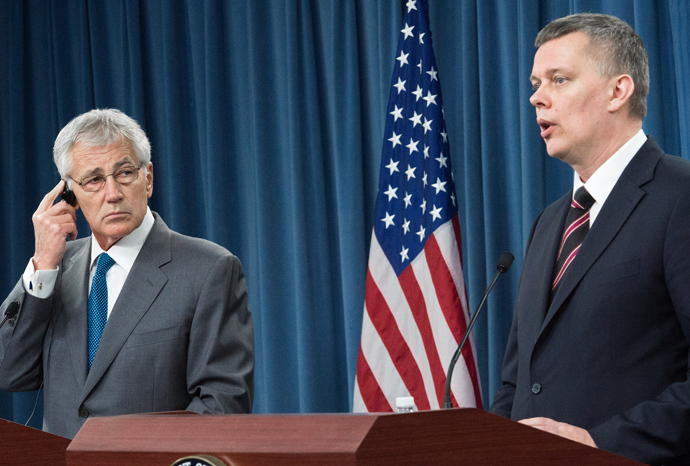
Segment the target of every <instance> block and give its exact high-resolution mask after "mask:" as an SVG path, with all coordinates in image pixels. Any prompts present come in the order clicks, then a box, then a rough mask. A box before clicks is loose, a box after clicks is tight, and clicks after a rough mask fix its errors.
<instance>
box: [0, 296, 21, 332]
mask: <svg viewBox="0 0 690 466" xmlns="http://www.w3.org/2000/svg"><path fill="white" fill-rule="evenodd" d="M18 313H19V301H12V302H11V303H10V304H9V305H8V306H7V309H5V318H4V319H2V322H0V328H2V326H3V325H5V322H7V321H8V320H9V321H10V326H11V325H13V324H14V319H15V318H16V317H17V314H18Z"/></svg>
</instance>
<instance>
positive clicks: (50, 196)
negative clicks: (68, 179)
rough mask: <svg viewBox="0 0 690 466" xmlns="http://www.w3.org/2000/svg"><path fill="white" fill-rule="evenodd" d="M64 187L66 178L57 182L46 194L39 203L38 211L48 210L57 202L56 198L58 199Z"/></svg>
mask: <svg viewBox="0 0 690 466" xmlns="http://www.w3.org/2000/svg"><path fill="white" fill-rule="evenodd" d="M64 189H65V180H60V182H59V183H58V184H56V185H55V187H54V188H53V189H51V190H50V191H49V192H48V193H47V194H46V195H45V196H43V200H42V201H41V203H40V204H39V205H38V209H37V211H39V212H45V211H46V210H48V209H49V208H50V207H51V206H52V205H53V204H54V203H55V199H57V197H58V196H59V195H60V193H61V192H62V191H63V190H64Z"/></svg>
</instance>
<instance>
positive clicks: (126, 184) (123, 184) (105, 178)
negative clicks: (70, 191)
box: [67, 162, 145, 193]
mask: <svg viewBox="0 0 690 466" xmlns="http://www.w3.org/2000/svg"><path fill="white" fill-rule="evenodd" d="M144 165H145V164H144V163H143V162H142V163H141V164H139V166H138V167H136V170H135V171H136V174H137V176H136V178H134V179H133V180H132V181H128V182H126V183H121V182H120V181H118V179H117V178H116V177H115V175H117V174H118V173H119V172H121V171H122V170H125V169H126V168H127V167H128V166H129V165H125V166H124V167H120V168H119V169H118V170H117V171H115V172H113V173H109V174H107V175H91V176H87V177H85V178H82V180H81V182H79V181H77V180H75V179H74V178H72V177H71V176H69V175H68V176H67V177H68V178H69V179H70V180H72V181H74V182H75V183H77V184H78V185H79V186H80V187H81V189H83V190H84V192H87V193H97V192H98V191H100V190H101V189H103V188H104V187H105V184H106V183H107V180H108V177H109V176H112V177H113V180H115V181H116V182H117V184H119V185H121V186H129V185H130V184H132V183H134V182H135V181H136V180H138V179H139V170H141V169H142V168H143V166H144ZM131 166H132V167H134V165H133V164H132V165H131ZM96 176H103V183H102V184H101V186H100V187H99V188H98V189H96V190H95V191H89V190H87V189H86V188H85V187H84V183H86V181H87V180H88V179H89V178H93V177H96Z"/></svg>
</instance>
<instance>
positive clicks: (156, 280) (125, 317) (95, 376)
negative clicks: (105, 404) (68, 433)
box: [82, 214, 171, 398]
mask: <svg viewBox="0 0 690 466" xmlns="http://www.w3.org/2000/svg"><path fill="white" fill-rule="evenodd" d="M154 215H155V219H156V220H155V223H154V225H153V228H152V230H151V233H149V236H148V238H147V239H146V242H145V243H144V246H143V247H142V248H141V251H139V255H138V256H137V259H136V260H135V261H134V265H133V266H132V270H130V272H129V275H128V276H127V280H125V283H124V285H123V287H122V291H121V292H120V295H119V297H118V299H117V301H116V302H115V305H114V306H113V310H112V312H111V313H110V317H109V318H108V323H107V324H106V326H105V329H104V330H103V336H102V337H101V342H100V343H99V345H98V352H97V353H96V357H95V358H94V361H93V364H92V366H91V370H90V371H89V374H88V377H87V379H86V385H85V386H84V390H83V392H82V395H83V397H84V398H86V396H87V395H88V394H89V392H90V391H91V390H92V389H93V387H95V386H96V384H97V383H98V381H99V380H100V379H101V377H102V376H103V374H104V373H105V372H106V370H107V369H108V367H109V366H110V364H111V363H112V362H113V360H114V359H115V357H116V356H117V354H118V353H119V352H120V350H121V349H122V346H123V345H124V344H125V342H126V341H127V339H128V338H129V335H130V334H131V333H132V331H133V330H134V328H135V327H136V326H137V324H138V323H139V321H140V320H141V318H142V317H143V316H144V314H146V311H148V309H149V307H150V306H151V304H152V303H153V302H154V301H155V299H156V297H157V296H158V294H159V293H160V291H161V289H162V288H163V286H164V285H165V283H166V282H167V281H168V278H167V276H166V275H165V274H164V273H163V272H162V271H161V270H160V266H161V265H163V264H165V263H167V262H170V260H171V256H170V229H168V227H167V226H166V225H165V223H164V222H163V220H161V219H160V217H158V215H157V214H154Z"/></svg>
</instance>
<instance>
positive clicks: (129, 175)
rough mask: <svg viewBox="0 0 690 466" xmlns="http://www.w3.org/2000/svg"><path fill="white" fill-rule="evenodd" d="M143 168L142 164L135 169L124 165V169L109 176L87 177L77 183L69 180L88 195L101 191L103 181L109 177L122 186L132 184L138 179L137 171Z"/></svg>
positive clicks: (132, 166) (103, 184)
mask: <svg viewBox="0 0 690 466" xmlns="http://www.w3.org/2000/svg"><path fill="white" fill-rule="evenodd" d="M143 166H144V164H143V163H142V164H141V165H139V166H138V167H135V166H134V165H125V166H124V167H122V168H120V169H119V170H118V171H116V172H115V173H111V174H110V175H93V176H87V177H86V178H84V179H83V180H81V181H77V180H75V179H74V178H72V177H71V176H70V178H71V179H72V181H74V182H75V183H77V184H78V185H79V186H81V187H82V189H83V190H84V191H86V192H89V193H95V192H96V191H100V190H101V189H103V186H105V180H106V179H107V178H108V177H109V176H112V177H113V179H114V180H115V181H117V182H118V183H119V184H121V185H123V186H127V185H128V184H132V183H133V182H134V181H136V179H137V178H138V177H139V170H140V169H141V167H143Z"/></svg>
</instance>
